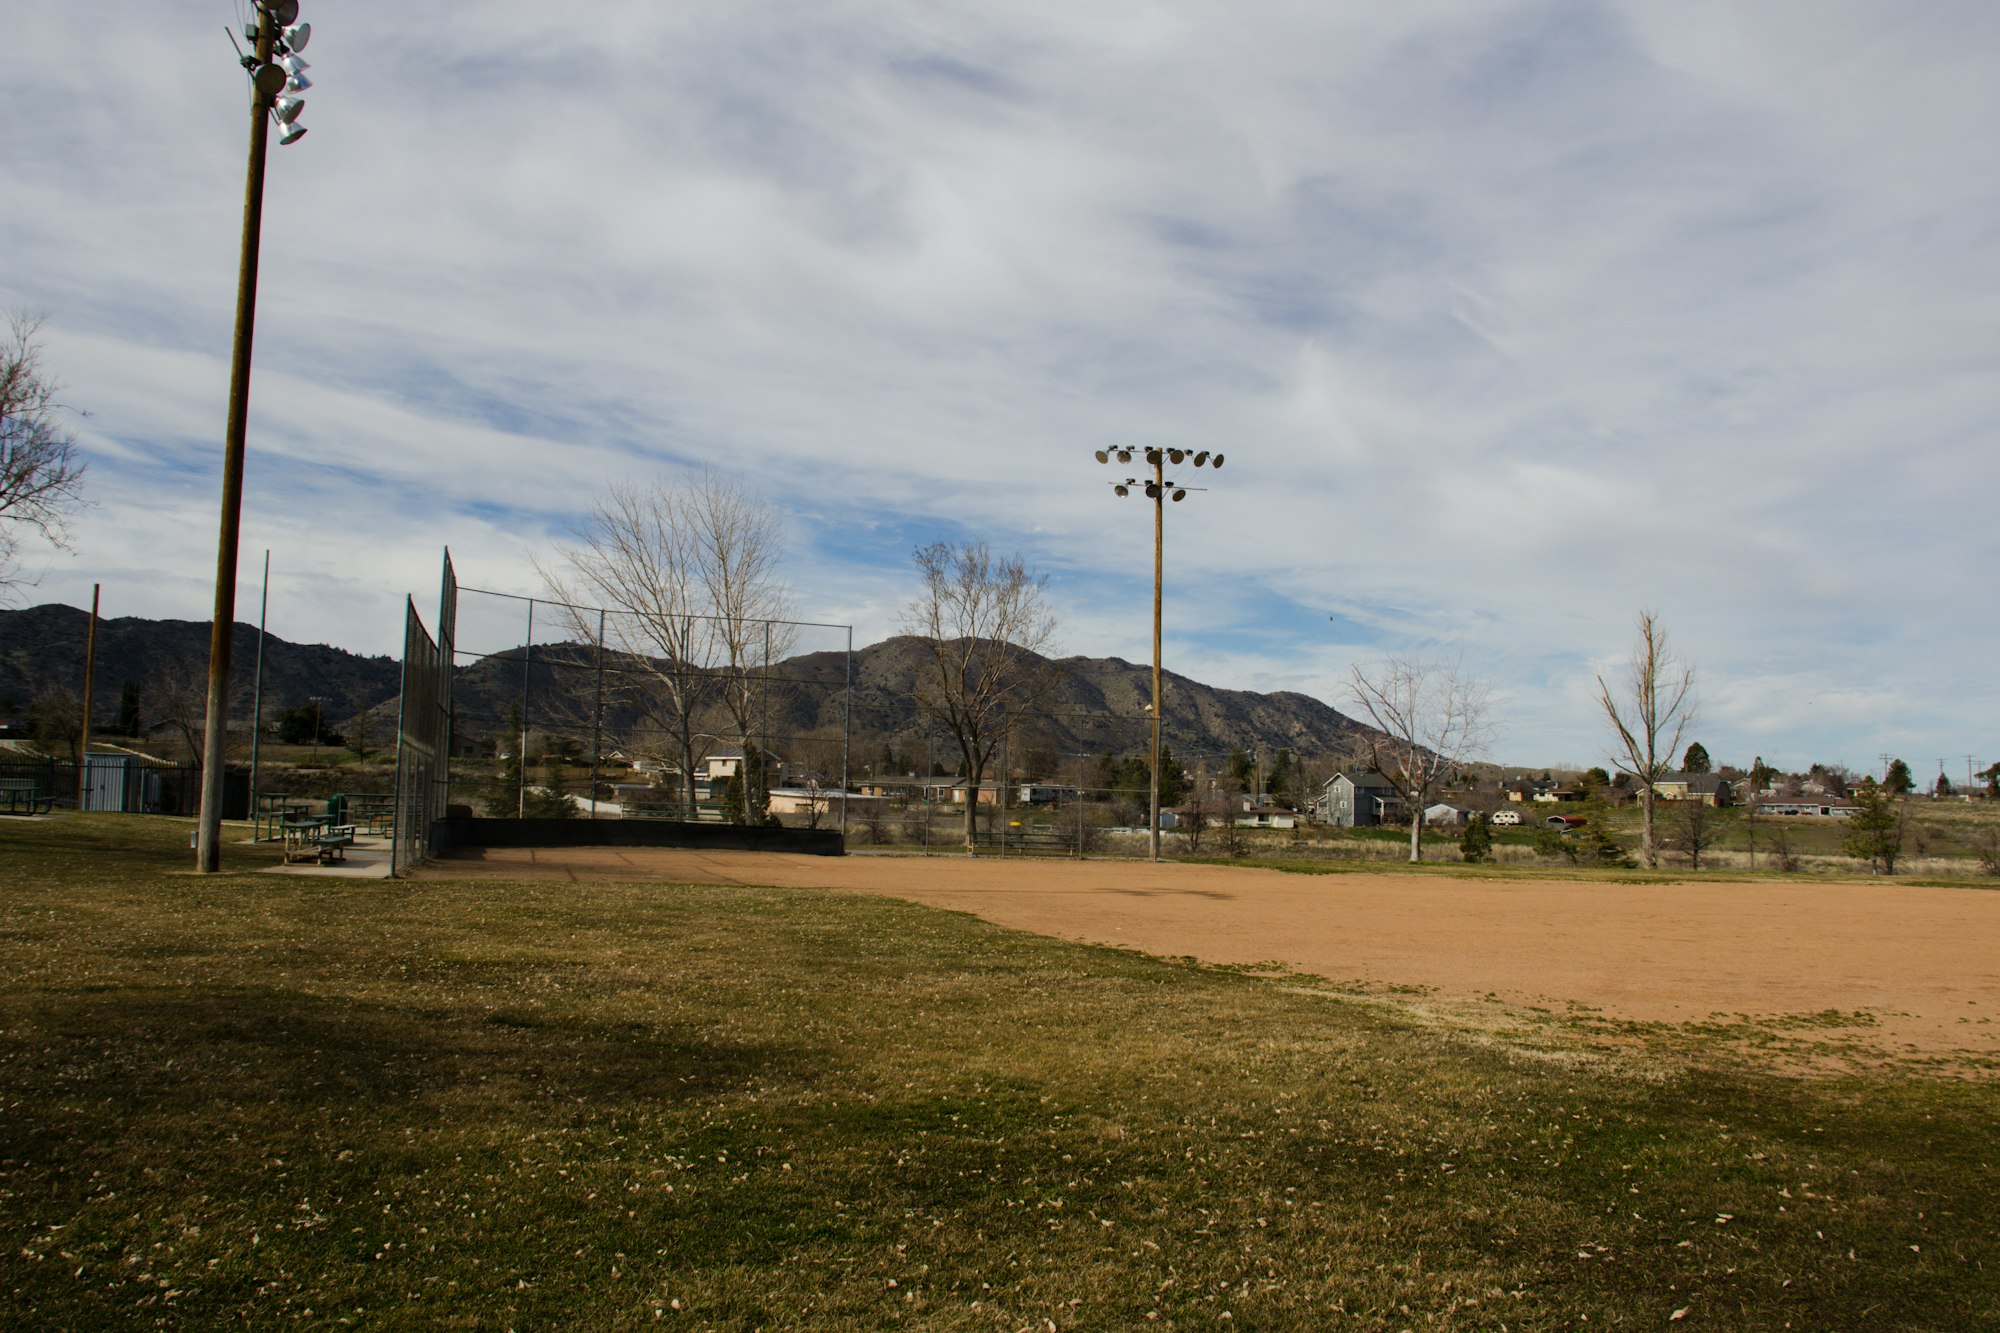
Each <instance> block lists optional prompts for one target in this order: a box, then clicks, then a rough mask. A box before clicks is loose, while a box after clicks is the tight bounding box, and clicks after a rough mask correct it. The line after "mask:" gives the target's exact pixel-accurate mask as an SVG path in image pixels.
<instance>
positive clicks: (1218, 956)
mask: <svg viewBox="0 0 2000 1333" xmlns="http://www.w3.org/2000/svg"><path fill="white" fill-rule="evenodd" d="M425 873H426V874H429V875H437V876H441V877H450V878H454V879H456V878H462V877H467V876H482V877H485V876H490V877H498V878H509V879H522V878H542V877H563V878H569V879H575V880H633V879H641V880H660V881H667V882H694V883H706V884H754V885H770V886H774V887H779V888H798V889H837V890H841V891H845V892H853V893H877V894H884V895H888V896H892V897H897V898H906V899H910V900H912V901H915V902H920V903H926V904H929V905H932V906H936V907H943V908H950V909H954V910H957V911H963V912H969V913H972V914H974V915H976V916H979V917H983V918H984V919H986V920H988V921H992V922H995V923H997V924H1000V925H1004V926H1012V927H1017V928H1019V929H1022V930H1029V931H1034V932H1037V933H1040V934H1045V935H1052V936H1056V937H1059V938H1062V939H1070V940H1079V941H1084V942H1088V943H1095V944H1111V945H1118V946H1121V947H1126V948H1133V949H1140V950H1143V951H1145V952H1147V953H1152V954H1159V955H1164V956H1169V957H1181V956H1188V957H1195V958H1199V959H1202V960H1203V961H1206V962H1211V963H1223V964H1262V963H1276V964H1281V965H1283V966H1284V967H1287V968H1290V969H1292V970H1295V971H1298V972H1302V973H1310V974H1314V975H1318V976H1322V977H1326V978H1330V979H1333V980H1335V981H1341V982H1359V983H1363V984H1368V985H1375V986H1419V987H1425V988H1428V989H1430V990H1432V991H1434V992H1436V993H1437V994H1439V995H1441V996H1444V997H1449V998H1454V999H1461V1000H1467V1001H1479V1000H1499V1001H1502V1002H1504V1003H1506V1004H1509V1005H1513V1006H1523V1005H1531V1006H1544V1007H1550V1008H1555V1009H1557V1010H1560V1011H1572V1010H1575V1009H1577V1008H1579V1007H1580V1008H1582V1009H1585V1010H1595V1011H1598V1012H1600V1013H1601V1014H1602V1015H1603V1016H1604V1017H1607V1018H1613V1019H1629V1020H1637V1021H1642V1022H1664V1023H1685V1022H1692V1021H1697V1020H1710V1019H1714V1018H1718V1017H1719V1018H1722V1019H1736V1018H1739V1017H1751V1018H1755V1019H1759V1020H1770V1019H1790V1018H1804V1017H1808V1016H1813V1018H1814V1023H1813V1025H1814V1027H1815V1028H1816V1029H1819V1030H1823V1031H1826V1032H1829V1033H1833V1032H1839V1033H1840V1035H1842V1036H1848V1037H1851V1036H1854V1035H1856V1034H1857V1033H1859V1034H1861V1035H1864V1036H1865V1038H1866V1039H1867V1042H1868V1044H1869V1045H1871V1046H1873V1047H1875V1048H1877V1049H1879V1050H1882V1051H1885V1052H1889V1053H1893V1054H1901V1055H1910V1056H1939V1055H1949V1054H1960V1055H1969V1056H1972V1057H1975V1058H1977V1059H1979V1060H1982V1061H1984V1060H1991V1059H1993V1058H1995V1057H1996V1056H2000V893H1994V892H1986V891H1981V890H1976V889H1938V888H1914V887H1908V886H1903V885H1897V884H1876V883H1848V884H1841V883H1832V884H1829V883H1813V882H1804V881H1802V882H1799V883H1786V884H1774V883H1714V882H1709V881H1706V880H1704V881H1702V882H1700V883H1689V884H1619V883H1585V882H1578V881H1536V880H1507V881H1481V880H1472V879H1446V878H1431V877H1426V876H1414V875H1396V874H1393V873H1389V874H1345V875H1328V876H1316V875H1296V874H1287V873H1284V872H1281V871H1275V870H1260V869H1250V868H1239V867H1230V866H1195V865H1182V864H1176V863H1165V864H1161V865H1149V864H1146V863H1144V862H1129V861H1087V862H1073V861H1022V860H994V859H982V860H976V861H975V860H970V859H966V858H960V857H930V858H924V857H896V856H848V857H815V856H788V855H777V854H767V853H730V852H688V851H671V850H635V849H626V848H577V849H563V850H560V851H536V850H533V849H521V850H507V851H502V850H497V849H496V850H489V851H486V852H485V853H483V854H474V855H472V856H469V857H464V858H460V857H454V858H453V859H451V860H448V861H445V862H442V863H439V864H437V865H436V866H434V867H432V868H430V869H429V870H427V871H426V872H425ZM1829 1011H1835V1012H1836V1013H1837V1015H1840V1016H1846V1018H1847V1019H1850V1020H1852V1021H1842V1020H1841V1019H1839V1018H1836V1017H1834V1016H1833V1015H1830V1014H1829Z"/></svg>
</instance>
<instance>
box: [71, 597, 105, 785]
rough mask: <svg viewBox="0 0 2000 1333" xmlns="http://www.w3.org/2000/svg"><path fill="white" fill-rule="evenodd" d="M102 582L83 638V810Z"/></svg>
mask: <svg viewBox="0 0 2000 1333" xmlns="http://www.w3.org/2000/svg"><path fill="white" fill-rule="evenodd" d="M103 587H104V585H103V584H101V583H93V584H91V585H90V631H89V633H87V634H86V635H85V636H84V640H83V717H82V719H81V720H80V721H79V722H78V723H77V730H78V731H81V732H82V733H83V735H82V736H80V737H79V738H78V739H77V743H76V808H77V809H78V810H82V809H83V807H84V803H85V801H86V800H87V799H88V796H89V792H90V685H91V682H92V681H93V680H95V679H96V678H97V594H98V591H99V590H100V589H102V588H103Z"/></svg>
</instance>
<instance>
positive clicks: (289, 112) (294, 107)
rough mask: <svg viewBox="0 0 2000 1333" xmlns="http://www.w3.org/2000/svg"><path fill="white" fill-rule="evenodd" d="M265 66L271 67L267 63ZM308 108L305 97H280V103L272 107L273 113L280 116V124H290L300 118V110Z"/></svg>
mask: <svg viewBox="0 0 2000 1333" xmlns="http://www.w3.org/2000/svg"><path fill="white" fill-rule="evenodd" d="M264 68H266V69H269V68H270V66H269V65H266V66H265V67H264ZM305 109H306V102H305V99H304V98H303V97H280V98H279V99H278V104H277V105H276V106H274V107H272V108H271V114H272V115H274V116H276V117H277V118H278V123H279V124H280V125H289V124H291V123H292V122H293V121H295V120H297V119H298V118H299V112H301V111H303V110H305Z"/></svg>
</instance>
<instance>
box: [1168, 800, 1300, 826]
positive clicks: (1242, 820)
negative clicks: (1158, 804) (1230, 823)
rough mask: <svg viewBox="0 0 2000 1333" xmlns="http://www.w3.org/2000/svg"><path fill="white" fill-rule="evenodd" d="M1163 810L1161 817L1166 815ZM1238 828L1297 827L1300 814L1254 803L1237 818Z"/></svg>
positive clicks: (1279, 807)
mask: <svg viewBox="0 0 2000 1333" xmlns="http://www.w3.org/2000/svg"><path fill="white" fill-rule="evenodd" d="M1166 813H1167V812H1166V811H1161V812H1160V814H1161V818H1162V819H1164V818H1165V817H1166ZM1235 824H1236V827H1237V828H1297V827H1298V825H1299V816H1298V813H1297V812H1296V811H1293V810H1287V809H1285V808H1284V807H1282V806H1276V805H1253V806H1251V807H1250V808H1248V809H1247V810H1244V811H1243V812H1242V813H1241V814H1238V815H1237V816H1236V819H1235Z"/></svg>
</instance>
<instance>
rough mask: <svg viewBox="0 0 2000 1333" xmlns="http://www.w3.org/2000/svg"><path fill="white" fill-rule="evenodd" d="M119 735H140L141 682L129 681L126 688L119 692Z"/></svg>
mask: <svg viewBox="0 0 2000 1333" xmlns="http://www.w3.org/2000/svg"><path fill="white" fill-rule="evenodd" d="M118 734H119V735H121V736H134V737H136V736H137V735H138V734H139V682H138V681H136V680H128V681H126V682H125V688H124V689H122V690H120V691H119V692H118Z"/></svg>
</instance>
